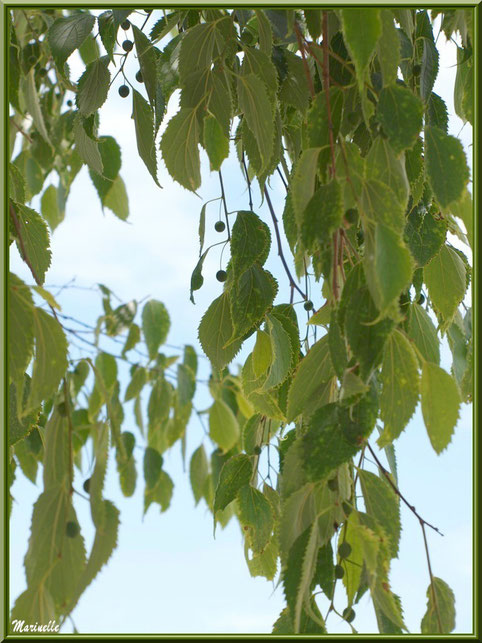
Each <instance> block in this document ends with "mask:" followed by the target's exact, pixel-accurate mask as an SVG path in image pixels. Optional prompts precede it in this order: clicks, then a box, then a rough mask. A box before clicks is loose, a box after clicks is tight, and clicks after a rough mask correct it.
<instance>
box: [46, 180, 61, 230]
mask: <svg viewBox="0 0 482 643" xmlns="http://www.w3.org/2000/svg"><path fill="white" fill-rule="evenodd" d="M58 198H59V195H58V191H57V188H56V187H55V186H54V185H49V186H48V188H47V189H46V190H45V191H44V193H43V194H42V200H41V202H40V211H41V213H42V216H43V218H44V219H45V220H46V221H47V223H48V224H49V226H50V229H51V230H52V232H53V231H54V230H55V228H56V227H57V226H58V225H59V223H62V221H63V219H64V214H65V213H64V212H62V211H61V210H60V208H59V201H58Z"/></svg>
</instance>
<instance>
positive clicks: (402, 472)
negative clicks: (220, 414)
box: [10, 34, 472, 633]
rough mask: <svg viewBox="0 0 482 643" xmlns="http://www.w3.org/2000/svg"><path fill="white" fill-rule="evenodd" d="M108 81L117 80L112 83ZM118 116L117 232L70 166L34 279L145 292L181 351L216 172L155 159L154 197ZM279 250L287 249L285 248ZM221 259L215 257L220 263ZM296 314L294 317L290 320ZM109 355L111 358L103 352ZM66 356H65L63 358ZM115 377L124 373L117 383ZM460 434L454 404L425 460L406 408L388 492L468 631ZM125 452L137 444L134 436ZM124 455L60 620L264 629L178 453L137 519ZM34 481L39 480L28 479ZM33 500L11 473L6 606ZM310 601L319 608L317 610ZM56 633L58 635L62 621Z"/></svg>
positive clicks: (126, 124) (410, 622) (412, 575)
mask: <svg viewBox="0 0 482 643" xmlns="http://www.w3.org/2000/svg"><path fill="white" fill-rule="evenodd" d="M438 44H439V47H440V54H441V59H440V67H441V72H440V76H439V79H438V80H437V83H436V86H435V88H434V89H435V91H436V92H437V93H439V94H440V95H441V96H442V97H443V98H444V100H445V101H446V103H447V106H448V108H449V113H450V125H449V127H450V132H451V133H452V134H455V135H460V137H461V138H462V140H463V142H464V145H465V147H466V150H467V151H468V153H469V155H470V154H471V150H472V148H471V147H469V145H470V143H471V136H472V130H471V128H470V126H469V125H466V126H465V127H464V128H463V129H462V131H461V132H460V130H461V128H462V122H461V121H460V119H458V118H457V117H456V116H455V115H454V110H453V98H452V93H451V89H452V87H453V83H454V79H455V68H454V64H455V47H454V45H453V44H451V43H445V37H444V36H443V34H442V35H441V36H440V38H439V42H438ZM73 60H74V58H72V59H71V61H72V62H73ZM69 62H70V61H69ZM72 68H73V74H72V75H73V77H74V78H76V77H77V76H78V75H79V74H80V70H81V67H80V65H79V64H78V63H75V64H72ZM126 70H127V75H128V77H129V79H130V80H131V82H132V84H133V85H135V86H136V81H135V80H134V75H135V72H136V70H137V65H136V61H135V59H134V56H133V55H130V56H129V63H128V64H127V65H126ZM120 84H121V82H120V81H116V82H115V87H117V86H119V85H120ZM174 102H175V101H172V104H171V103H170V109H169V115H171V114H173V113H174V112H175V109H176V106H175V104H174ZM130 115H131V97H129V98H128V99H125V100H123V99H121V98H120V97H119V96H118V95H117V92H116V91H114V92H112V93H111V96H110V97H109V99H108V101H107V103H106V104H105V106H104V107H103V108H102V110H101V133H102V134H109V135H112V136H114V137H115V138H116V139H117V141H118V142H119V144H120V145H121V148H122V151H123V157H122V158H123V166H122V170H121V174H122V176H123V178H124V181H125V183H126V185H127V189H128V193H129V201H130V210H131V216H130V219H129V223H128V224H126V223H123V222H122V221H119V220H118V219H116V218H115V217H114V215H113V214H112V213H110V211H108V210H106V211H105V214H102V211H101V208H100V204H99V201H98V198H97V195H96V193H95V189H94V187H93V185H92V183H91V181H90V178H89V176H88V172H87V171H86V169H83V170H82V171H81V173H80V174H79V176H78V177H77V179H76V180H75V183H74V186H73V189H72V193H71V196H70V198H69V201H68V204H67V216H66V219H65V221H64V222H63V223H62V224H61V225H60V226H59V227H58V229H57V230H56V231H55V233H54V235H53V238H52V251H53V262H52V266H51V268H50V270H49V271H48V273H47V276H46V284H47V285H49V284H51V285H59V284H64V283H66V282H67V281H69V279H71V278H72V277H74V276H75V277H76V281H75V284H76V285H78V286H92V285H93V284H95V283H97V282H99V281H100V282H102V283H104V284H106V285H107V286H108V287H110V288H112V290H113V291H114V292H115V293H116V294H117V295H118V296H119V297H120V298H121V299H123V300H125V301H128V300H130V299H133V298H136V299H138V300H139V299H142V298H144V297H154V298H156V299H160V300H161V301H163V302H164V303H165V304H166V306H167V308H168V310H169V312H170V315H171V320H172V328H171V332H170V334H169V338H168V342H169V344H173V345H176V346H180V345H182V344H185V343H191V344H193V345H195V346H196V347H198V343H197V327H198V324H199V321H200V319H201V316H202V314H203V313H204V311H205V310H206V308H207V306H208V305H209V303H210V302H211V301H212V299H213V298H214V297H216V296H217V294H219V293H220V292H221V289H222V286H221V284H219V283H218V282H217V281H216V280H215V277H214V275H215V273H216V271H217V270H218V269H219V252H220V251H219V248H215V249H213V250H212V251H211V252H210V253H209V255H208V257H207V259H206V262H205V265H204V271H203V273H204V277H205V282H204V286H203V288H202V289H201V291H199V292H198V293H196V296H195V299H196V305H195V306H193V305H192V304H191V302H190V301H189V283H190V276H191V272H192V270H193V268H194V266H195V264H196V260H197V256H198V237H197V228H198V221H199V211H200V209H201V206H202V204H203V202H205V201H206V200H208V199H210V198H213V197H217V196H219V187H218V186H219V183H218V177H217V175H216V174H215V173H213V174H210V173H209V169H208V167H207V164H206V162H205V161H206V159H205V157H203V159H204V163H203V168H204V169H203V184H202V188H201V189H200V190H199V194H200V196H201V197H202V200H201V199H199V198H197V197H196V196H194V195H192V194H191V193H189V192H187V191H186V190H184V189H183V188H181V187H180V186H179V185H177V184H174V183H173V181H172V180H171V179H170V177H169V176H168V174H167V172H166V170H165V168H164V166H163V164H162V162H161V167H160V172H159V177H160V183H161V185H162V186H163V189H162V190H160V189H159V188H157V187H156V186H155V184H154V182H153V181H152V178H151V177H150V175H149V174H148V172H147V170H146V169H145V167H144V165H143V163H142V161H141V160H140V159H139V158H138V154H137V150H136V144H135V134H134V123H133V121H132V120H131V119H130ZM166 120H167V119H166ZM165 122H166V121H165ZM164 125H165V123H164ZM469 161H470V159H469ZM223 174H224V179H225V186H226V193H227V199H228V207H229V209H230V210H235V209H248V197H247V193H246V190H245V186H244V182H243V181H242V178H241V175H240V172H239V170H238V163H237V160H236V159H235V158H234V159H233V158H231V159H229V160H228V162H227V163H226V167H225V166H223ZM273 187H274V188H275V191H274V192H273V197H272V198H273V203H274V204H275V208H276V210H277V213H278V215H279V218H280V217H281V213H282V197H283V190H282V189H281V186H280V184H279V181H277V180H276V179H275V180H274V181H273ZM258 196H259V193H256V198H255V204H254V209H255V211H256V212H258V213H259V214H260V216H262V217H263V218H264V219H265V220H266V221H268V220H269V215H268V213H267V211H266V208H265V206H263V207H262V208H261V209H260V208H259V207H258V205H259V202H260V199H259V198H258ZM36 205H37V204H36V203H35V207H36ZM218 207H219V206H218V204H217V203H212V204H210V205H209V206H208V211H207V240H206V246H207V245H208V244H209V243H210V242H215V241H219V238H220V235H217V233H215V232H212V226H213V224H214V221H215V220H217V216H218ZM284 245H285V248H286V249H287V243H285V244H284ZM227 259H228V256H227V254H226V253H225V255H224V257H223V263H224V265H225V263H226V262H227ZM11 267H12V269H13V270H14V271H15V272H17V274H19V275H20V276H21V277H22V278H24V279H25V280H26V281H27V282H28V283H31V281H32V280H31V277H30V275H29V274H28V271H27V270H26V268H25V266H24V265H23V264H22V263H21V261H20V259H19V257H18V255H17V254H16V251H13V253H12V259H11ZM268 268H269V269H271V270H272V272H274V273H275V274H276V275H278V278H279V282H280V293H281V296H282V298H283V299H284V300H285V301H286V300H287V299H288V297H289V287H288V283H287V281H286V279H285V277H284V273H282V272H281V271H280V269H279V267H278V261H277V257H276V249H275V246H274V245H273V249H272V252H271V255H270V258H269V260H268ZM312 298H313V301H314V303H315V307H318V306H319V305H321V303H322V299H321V294H320V288H319V287H318V286H317V285H316V284H315V283H314V282H313V283H312ZM59 301H60V303H61V305H62V307H63V312H65V313H66V314H69V315H72V316H74V317H77V318H80V319H84V320H86V321H88V322H94V321H95V319H96V318H97V316H98V315H99V314H101V301H100V297H99V296H98V295H97V294H96V293H95V292H93V291H90V290H80V289H68V290H65V291H63V292H62V294H61V295H60V296H59ZM279 301H281V299H280V298H279ZM302 319H303V316H302V315H300V322H302ZM251 341H252V340H251ZM249 346H251V343H250V344H249ZM111 350H113V351H114V350H115V351H116V352H118V349H117V348H116V347H115V346H113V347H112V348H111ZM166 352H169V351H168V349H166ZM173 352H175V351H173ZM243 354H247V351H246V350H245V351H244V353H243ZM73 356H74V357H75V356H76V354H75V352H74V353H73ZM241 358H242V356H241ZM442 360H443V364H442V365H443V366H444V367H445V368H447V369H449V368H450V356H449V351H448V349H447V348H446V347H445V350H444V351H443V356H442ZM200 366H201V374H200V377H201V378H203V376H206V375H207V373H208V364H207V360H206V359H200ZM126 372H127V370H126V369H125V371H124V379H123V382H124V383H125V381H126V380H125V373H126ZM199 387H200V389H199V393H198V394H197V397H196V400H195V404H196V407H197V408H199V409H204V408H206V407H207V406H208V405H209V403H210V398H209V396H208V395H207V393H206V391H205V390H203V388H205V387H202V385H199ZM131 404H132V403H128V405H127V407H128V410H129V412H127V413H126V421H125V424H124V427H123V428H124V430H133V432H135V433H137V430H136V429H135V428H134V422H133V419H132V415H131V413H130V407H131ZM471 426H472V420H471V408H470V407H467V406H464V407H463V408H462V412H461V418H460V420H459V423H458V425H457V428H456V431H455V435H454V438H453V441H452V443H451V444H450V445H449V448H448V449H447V450H446V451H445V452H444V453H443V454H442V455H440V456H437V455H436V454H435V452H434V451H433V449H432V447H431V446H430V443H429V441H428V438H427V435H426V431H425V428H424V425H423V421H422V418H421V414H420V410H419V409H418V410H417V413H416V415H415V416H414V418H413V419H412V421H411V423H410V424H409V426H408V427H407V429H406V430H405V432H404V433H403V435H402V436H401V438H400V439H399V440H398V442H397V444H396V450H397V458H398V463H399V482H400V488H401V490H402V491H403V493H404V494H405V495H406V497H407V498H409V499H410V500H411V501H412V502H413V503H414V504H415V506H416V507H417V510H418V511H419V512H420V513H421V515H422V516H423V517H424V518H425V519H426V520H428V521H429V522H431V523H433V524H435V525H437V526H438V527H439V528H440V530H441V531H442V532H443V533H444V537H443V538H442V537H440V536H438V535H437V534H435V533H434V532H430V531H429V533H428V538H429V544H430V552H431V558H432V568H433V572H434V574H435V575H436V576H440V577H441V578H443V579H444V580H445V581H446V582H448V584H449V585H450V586H451V587H452V589H453V590H454V592H455V596H456V601H457V604H456V608H457V628H456V631H458V632H469V631H471V627H472V625H471V618H472V609H471V606H472V593H471V592H472V557H471V556H472V539H471V530H472V433H471ZM187 436H188V461H187V462H189V455H190V453H191V452H192V451H193V450H194V449H195V448H197V446H198V445H199V444H200V442H201V441H202V439H203V437H204V433H203V431H202V428H201V426H200V423H199V420H198V419H197V418H196V417H195V416H193V418H192V419H191V421H190V424H189V427H188V432H187ZM138 443H139V444H143V441H142V438H141V437H140V436H139V437H138ZM209 450H211V449H209ZM136 456H137V463H138V474H139V475H138V485H137V489H136V493H135V495H134V496H133V497H132V498H124V497H123V496H122V495H121V493H120V490H119V485H118V480H117V473H116V471H115V466H113V458H112V457H111V458H110V466H109V473H108V477H107V483H106V489H105V496H106V497H107V498H109V499H111V500H113V501H114V503H115V504H116V505H117V507H118V508H119V509H120V510H121V527H120V532H119V546H118V548H117V550H116V551H115V552H114V555H113V557H112V559H111V560H110V562H109V563H108V565H107V566H106V567H105V568H104V570H103V571H102V572H101V574H100V575H99V576H98V577H97V579H96V580H95V581H94V583H93V584H92V585H91V586H90V587H89V588H88V589H87V591H86V592H85V593H84V595H83V596H82V598H81V600H80V602H79V604H78V606H77V608H76V609H75V611H74V612H73V619H74V621H75V623H76V626H77V628H78V630H79V631H80V632H82V633H95V632H117V633H123V632H124V633H134V632H152V633H173V632H200V633H202V632H205V633H209V632H213V633H214V632H227V633H243V632H244V633H248V632H270V631H271V627H272V625H273V623H274V621H275V620H276V618H277V617H278V614H279V612H280V611H281V609H282V608H283V607H284V597H283V592H282V588H281V587H278V588H277V589H276V591H274V593H273V590H274V585H273V584H272V583H270V582H268V581H266V580H265V579H262V578H256V579H253V578H251V577H250V576H249V572H248V569H247V566H246V563H245V561H244V555H243V546H242V536H241V533H240V530H239V527H238V526H237V523H235V521H232V523H230V524H229V525H228V527H227V528H226V529H225V530H221V529H218V530H217V531H216V539H215V540H214V539H213V534H212V516H211V515H210V514H209V513H208V512H207V510H206V508H205V505H203V504H200V505H199V506H198V507H197V508H194V500H193V497H192V493H191V490H190V485H189V480H188V475H187V473H184V472H183V468H182V462H181V456H180V449H179V448H178V447H177V446H176V447H175V448H174V449H173V450H172V452H171V453H169V454H167V455H166V457H165V468H166V470H167V471H168V472H169V474H170V475H171V477H172V478H173V480H174V482H175V485H176V486H175V490H174V497H173V502H172V505H171V507H170V509H169V510H168V511H167V512H166V513H164V514H160V513H159V511H158V509H157V506H152V507H151V508H150V509H149V512H148V513H147V515H146V516H145V517H144V519H142V506H143V497H142V494H143V488H144V484H143V479H142V450H141V449H138V450H136ZM85 477H88V474H85V476H77V478H76V480H75V486H76V487H77V488H79V489H80V488H81V485H82V481H83V479H84V478H85ZM38 481H39V484H40V476H39V477H38ZM39 492H40V486H34V485H33V484H31V483H30V482H29V481H26V480H24V479H23V478H22V476H18V479H17V481H16V482H15V484H14V487H13V495H14V497H15V499H16V502H15V503H14V506H13V514H12V528H11V545H12V547H11V557H10V573H11V597H12V600H14V599H15V598H16V596H18V594H19V593H20V592H21V591H23V589H24V588H25V576H24V570H23V556H24V554H25V551H26V548H27V540H28V532H29V527H30V519H31V509H32V504H33V502H35V500H36V498H37V496H38V494H39ZM75 505H76V509H77V512H78V515H79V520H80V524H81V526H82V529H83V531H84V536H85V538H86V544H87V547H89V546H90V544H91V542H92V537H93V530H92V527H91V519H90V510H89V506H88V503H87V502H86V501H85V500H83V499H82V498H79V497H78V496H76V497H75ZM84 525H85V527H84ZM402 525H403V531H402V539H401V546H400V555H399V558H398V559H397V560H395V561H393V564H392V574H391V579H392V588H393V590H394V591H395V592H396V593H397V594H399V595H401V597H402V602H403V607H404V612H405V621H406V624H407V626H408V628H409V630H410V631H412V632H417V631H419V627H420V620H421V618H422V616H423V614H424V612H425V606H426V596H425V592H426V589H427V586H428V583H429V579H428V573H427V568H426V561H425V553H424V548H423V541H422V535H421V530H420V526H419V524H418V522H417V520H416V519H415V518H414V517H413V516H412V515H411V514H410V512H408V511H406V510H405V508H404V507H403V506H402ZM337 604H338V605H339V606H340V608H341V609H343V608H344V606H345V601H344V599H343V597H342V596H341V594H340V595H339V598H338V603H337ZM321 605H322V606H323V608H322V611H323V613H324V611H325V608H324V603H321ZM356 612H357V619H356V621H355V622H354V625H355V626H356V627H357V629H358V631H359V632H360V633H365V632H373V631H376V629H377V628H376V621H375V618H374V614H373V610H372V609H371V606H370V602H369V600H368V598H367V597H364V598H363V599H362V601H361V603H360V605H359V606H358V607H357V608H356ZM328 627H329V630H330V631H332V632H349V631H350V630H349V628H348V627H347V626H346V624H345V623H344V622H342V621H341V620H340V619H339V618H338V617H337V616H336V615H332V616H331V617H330V619H329V621H328ZM65 631H66V632H67V631H71V625H70V624H69V623H67V625H66V627H65Z"/></svg>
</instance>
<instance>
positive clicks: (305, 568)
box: [283, 522, 319, 634]
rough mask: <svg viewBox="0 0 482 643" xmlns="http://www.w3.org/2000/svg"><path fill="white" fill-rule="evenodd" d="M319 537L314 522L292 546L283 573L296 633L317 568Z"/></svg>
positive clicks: (287, 600)
mask: <svg viewBox="0 0 482 643" xmlns="http://www.w3.org/2000/svg"><path fill="white" fill-rule="evenodd" d="M318 538H319V537H318V527H317V524H316V522H314V523H313V525H312V526H311V527H309V528H308V529H306V531H305V532H304V533H303V534H302V535H301V536H300V537H299V538H298V539H297V541H296V543H295V544H294V545H293V547H292V548H291V550H290V553H289V557H288V563H287V566H286V569H285V571H284V575H283V584H284V590H285V595H286V602H287V604H288V607H289V609H290V614H291V618H292V619H293V629H294V633H295V634H298V633H299V632H300V620H301V615H302V611H303V604H304V603H305V601H306V600H307V599H308V598H309V596H310V595H311V589H310V588H311V583H312V580H313V576H314V574H315V570H316V562H317V554H318V547H319V542H318Z"/></svg>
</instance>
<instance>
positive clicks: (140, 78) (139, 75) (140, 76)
mask: <svg viewBox="0 0 482 643" xmlns="http://www.w3.org/2000/svg"><path fill="white" fill-rule="evenodd" d="M136 80H137V82H138V83H143V82H144V79H143V78H142V73H141V70H140V69H139V71H138V72H137V74H136Z"/></svg>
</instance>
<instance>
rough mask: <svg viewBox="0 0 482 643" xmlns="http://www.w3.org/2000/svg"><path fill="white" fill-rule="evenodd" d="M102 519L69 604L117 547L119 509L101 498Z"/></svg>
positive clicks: (74, 600)
mask: <svg viewBox="0 0 482 643" xmlns="http://www.w3.org/2000/svg"><path fill="white" fill-rule="evenodd" d="M102 507H103V514H104V520H103V522H102V524H101V525H99V526H97V529H96V531H95V538H94V543H93V545H92V549H91V551H90V554H89V558H88V560H87V564H86V566H85V568H84V570H83V572H82V575H81V577H80V579H79V582H78V585H77V588H76V591H75V593H74V597H73V599H72V601H71V603H70V605H69V607H70V608H71V609H72V607H73V606H74V605H75V603H76V602H77V601H78V599H79V598H80V596H81V595H82V594H83V592H84V591H85V589H86V588H87V587H88V586H89V585H90V583H91V582H92V581H93V580H94V578H95V577H96V576H97V574H98V573H99V572H100V570H101V569H102V567H103V566H104V565H105V564H106V563H107V562H108V560H109V558H110V557H111V556H112V553H113V552H114V550H115V548H116V547H117V534H118V531H119V523H120V520H119V510H118V509H117V508H116V507H115V506H114V505H113V504H112V502H110V500H102Z"/></svg>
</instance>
